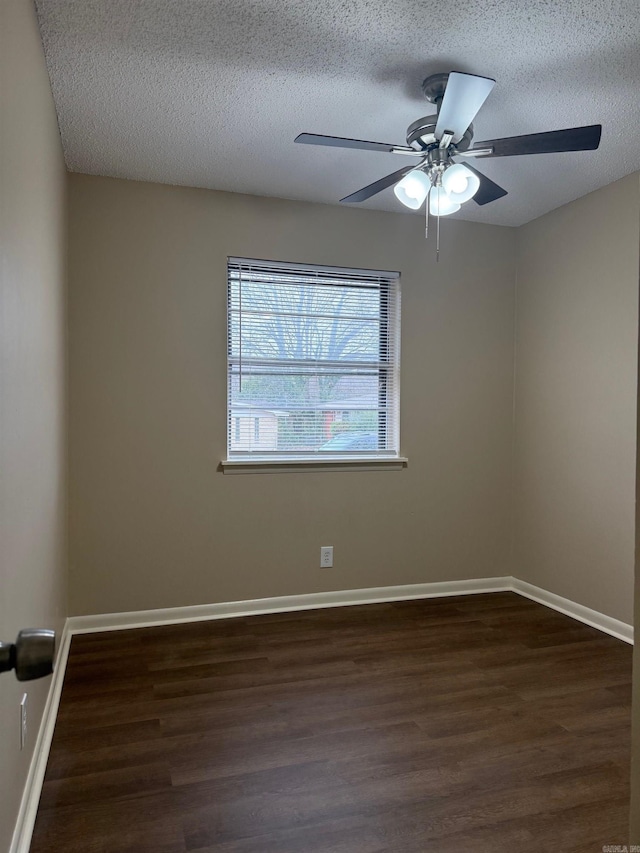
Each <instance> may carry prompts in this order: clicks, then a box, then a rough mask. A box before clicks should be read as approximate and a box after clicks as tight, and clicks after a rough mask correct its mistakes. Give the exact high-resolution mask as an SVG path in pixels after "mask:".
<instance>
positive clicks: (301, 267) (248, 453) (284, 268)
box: [221, 257, 408, 473]
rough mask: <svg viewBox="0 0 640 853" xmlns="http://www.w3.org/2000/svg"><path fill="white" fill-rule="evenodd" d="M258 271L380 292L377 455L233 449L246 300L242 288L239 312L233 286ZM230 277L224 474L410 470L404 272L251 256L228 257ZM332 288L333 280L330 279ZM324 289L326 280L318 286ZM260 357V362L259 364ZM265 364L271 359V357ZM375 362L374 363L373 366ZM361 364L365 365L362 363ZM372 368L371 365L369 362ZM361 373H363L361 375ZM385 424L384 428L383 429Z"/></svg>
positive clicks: (349, 364)
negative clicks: (404, 400) (404, 404)
mask: <svg viewBox="0 0 640 853" xmlns="http://www.w3.org/2000/svg"><path fill="white" fill-rule="evenodd" d="M243 267H246V268H247V270H252V271H258V270H267V271H269V272H272V273H273V274H274V275H277V273H278V272H280V271H281V272H282V273H283V278H284V277H285V275H286V273H287V272H289V271H291V273H298V274H299V275H301V276H304V275H305V274H314V275H316V276H325V277H326V278H327V279H329V280H330V282H331V286H333V287H335V286H336V284H335V279H336V278H337V279H338V281H339V280H340V279H343V280H344V283H345V286H347V287H351V288H354V287H356V286H358V282H361V286H363V287H369V288H376V287H377V288H378V289H379V292H380V301H379V319H378V323H379V332H378V333H379V348H378V356H379V357H378V361H377V362H375V364H376V366H377V371H378V373H377V375H378V405H377V409H376V411H377V412H378V427H377V433H378V435H379V436H380V435H384V440H385V445H386V446H385V448H384V449H381V450H375V451H369V450H365V451H357V450H354V451H348V450H347V451H344V450H341V451H319V450H312V451H309V450H304V451H301V452H297V451H295V450H285V451H283V450H281V449H277V450H262V449H257V450H251V449H249V450H238V449H237V448H233V449H232V442H231V419H232V418H234V417H237V415H236V414H234V409H233V401H232V381H233V377H234V370H237V369H238V366H240V367H239V369H240V371H241V365H242V361H243V357H242V344H241V341H242V318H243V313H242V312H243V309H242V296H241V288H242V284H240V293H239V299H238V301H239V308H233V307H232V304H233V298H234V296H233V293H232V287H233V286H234V284H235V285H236V286H237V284H236V283H237V278H233V279H232V273H233V272H238V271H239V274H240V276H241V275H242V268H243ZM226 276H227V311H226V323H227V366H226V369H227V380H226V381H227V458H226V459H224V460H223V461H222V462H221V466H222V470H223V471H225V472H229V473H231V472H233V473H245V472H250V471H260V470H278V471H286V470H294V469H309V468H311V469H313V470H346V469H358V470H374V469H378V468H387V469H398V468H403V467H405V465H406V463H407V461H408V460H407V459H406V457H404V456H401V455H400V334H401V317H400V305H401V290H400V273H399V272H395V271H388V270H385V271H378V270H366V269H360V268H349V267H333V266H326V265H321V264H302V263H300V264H298V263H291V262H282V261H265V260H258V259H251V258H239V257H228V258H227V264H226ZM327 284H329V281H327ZM316 286H319V287H322V282H320V283H319V284H318V285H316ZM234 312H235V313H236V314H237V315H238V317H239V332H237V333H236V336H237V337H238V339H239V340H240V346H239V349H240V352H239V353H235V354H234V352H233V350H232V344H233V329H232V314H233V313H234ZM255 360H256V359H255V358H254V361H255ZM265 361H268V360H267V359H266V358H265ZM340 361H344V362H345V364H346V365H347V366H351V367H352V368H353V363H354V359H352V360H351V363H350V362H349V359H340ZM319 363H320V364H323V363H326V364H328V363H330V359H325V360H321V361H320V362H319ZM372 364H373V362H372ZM358 366H360V365H358ZM362 366H363V367H366V366H367V362H366V361H363V362H362ZM356 375H357V374H356ZM381 421H382V428H381Z"/></svg>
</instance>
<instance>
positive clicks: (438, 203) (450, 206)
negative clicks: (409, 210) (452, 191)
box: [429, 187, 460, 216]
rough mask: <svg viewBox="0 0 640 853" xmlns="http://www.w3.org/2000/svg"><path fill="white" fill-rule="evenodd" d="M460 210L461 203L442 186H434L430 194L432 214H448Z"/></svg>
mask: <svg viewBox="0 0 640 853" xmlns="http://www.w3.org/2000/svg"><path fill="white" fill-rule="evenodd" d="M456 210H460V205H459V204H458V203H457V202H456V201H453V199H452V198H451V197H450V196H449V195H448V194H447V193H446V192H445V191H444V189H443V188H442V187H433V189H432V190H431V195H430V196H429V213H430V214H431V215H432V216H448V215H449V214H450V213H455V212H456Z"/></svg>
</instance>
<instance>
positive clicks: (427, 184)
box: [393, 169, 431, 210]
mask: <svg viewBox="0 0 640 853" xmlns="http://www.w3.org/2000/svg"><path fill="white" fill-rule="evenodd" d="M430 189H431V181H430V180H429V178H428V177H427V176H426V175H425V173H424V172H421V171H420V169H414V170H413V172H409V174H408V175H405V176H404V178H403V179H402V180H401V181H400V182H399V183H397V184H396V185H395V187H394V188H393V191H394V193H395V194H396V198H397V199H398V200H399V201H401V202H402V203H403V204H404V205H406V206H407V207H410V208H411V210H418V208H419V207H421V206H422V204H423V202H424V200H425V198H426V197H427V195H428V194H429V190H430Z"/></svg>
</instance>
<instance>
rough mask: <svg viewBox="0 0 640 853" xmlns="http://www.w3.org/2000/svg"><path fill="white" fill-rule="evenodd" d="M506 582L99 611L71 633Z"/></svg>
mask: <svg viewBox="0 0 640 853" xmlns="http://www.w3.org/2000/svg"><path fill="white" fill-rule="evenodd" d="M511 581H512V579H511V578H510V577H504V578H480V579H476V580H466V581H442V582H441V583H416V584H405V585H404V586H380V587H372V588H370V589H346V590H340V591H336V592H312V593H308V594H307V595H283V596H280V597H278V598H256V599H253V600H249V601H228V602H222V603H220V604H195V605H192V606H188V607H170V608H166V609H164V610H134V611H131V612H129V613H100V614H97V615H96V616H71V617H70V618H69V628H70V630H71V633H72V634H87V633H92V632H95V631H118V630H123V629H125V628H147V627H150V626H152V625H175V624H177V623H179V622H203V621H206V620H208V619H232V618H234V617H237V616H251V615H254V616H257V615H259V614H263V613H286V612H289V611H294V610H317V609H319V608H323V607H348V606H350V605H354V604H376V603H383V602H387V601H406V600H409V599H412V598H439V597H442V596H450V595H476V594H478V593H483V592H505V591H508V590H510V589H511V588H512V582H511Z"/></svg>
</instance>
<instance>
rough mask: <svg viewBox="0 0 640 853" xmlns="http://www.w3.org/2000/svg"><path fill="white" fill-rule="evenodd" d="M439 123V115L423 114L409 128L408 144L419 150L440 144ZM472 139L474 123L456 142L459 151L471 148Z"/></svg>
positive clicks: (425, 149)
mask: <svg viewBox="0 0 640 853" xmlns="http://www.w3.org/2000/svg"><path fill="white" fill-rule="evenodd" d="M445 76H446V75H445ZM437 123H438V116H437V115H432V116H423V117H422V118H419V119H416V120H415V121H414V122H412V123H411V124H410V125H409V127H408V128H407V145H410V146H411V147H412V148H415V149H416V150H417V151H420V150H423V151H427V150H428V149H429V148H431V147H433V146H434V145H438V140H437V139H436V133H435V131H436V124H437ZM472 140H473V124H470V125H469V127H468V128H467V129H466V131H465V133H464V136H463V137H462V139H461V140H460V142H457V143H456V146H455V147H456V148H457V150H458V151H466V150H467V148H469V146H470V145H471V142H472Z"/></svg>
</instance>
